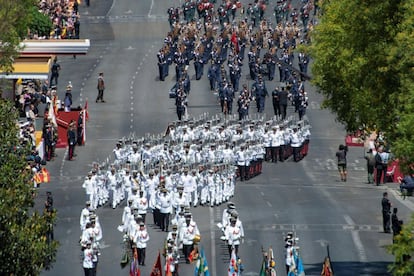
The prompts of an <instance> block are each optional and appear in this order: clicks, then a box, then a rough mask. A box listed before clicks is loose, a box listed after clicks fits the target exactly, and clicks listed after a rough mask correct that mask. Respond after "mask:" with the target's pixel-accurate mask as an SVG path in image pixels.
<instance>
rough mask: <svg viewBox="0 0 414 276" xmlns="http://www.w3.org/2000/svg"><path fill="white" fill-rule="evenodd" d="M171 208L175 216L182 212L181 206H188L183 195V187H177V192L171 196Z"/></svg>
mask: <svg viewBox="0 0 414 276" xmlns="http://www.w3.org/2000/svg"><path fill="white" fill-rule="evenodd" d="M173 197H174V198H173V207H174V210H175V214H177V213H179V212H180V211H184V210H182V208H181V207H182V206H188V205H187V202H188V200H187V197H186V196H185V194H184V187H183V186H177V192H176V193H175V194H174V196H173Z"/></svg>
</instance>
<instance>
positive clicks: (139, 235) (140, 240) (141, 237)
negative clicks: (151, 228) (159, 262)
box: [133, 222, 150, 266]
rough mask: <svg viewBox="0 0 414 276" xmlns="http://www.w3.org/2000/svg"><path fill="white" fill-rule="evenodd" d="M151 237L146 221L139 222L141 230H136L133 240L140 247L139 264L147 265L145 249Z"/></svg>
mask: <svg viewBox="0 0 414 276" xmlns="http://www.w3.org/2000/svg"><path fill="white" fill-rule="evenodd" d="M149 239H150V237H149V234H148V232H147V229H146V227H145V224H144V222H140V223H139V230H138V231H136V232H135V235H134V238H133V241H134V243H135V244H136V246H137V249H138V264H139V265H142V266H145V251H146V248H147V243H148V241H149Z"/></svg>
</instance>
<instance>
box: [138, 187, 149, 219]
mask: <svg viewBox="0 0 414 276" xmlns="http://www.w3.org/2000/svg"><path fill="white" fill-rule="evenodd" d="M137 208H138V214H139V215H140V216H141V217H142V221H143V222H144V223H145V217H146V215H147V211H148V200H147V197H146V196H145V194H144V191H143V190H141V191H139V196H138V205H137Z"/></svg>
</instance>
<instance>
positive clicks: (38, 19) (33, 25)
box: [29, 6, 53, 38]
mask: <svg viewBox="0 0 414 276" xmlns="http://www.w3.org/2000/svg"><path fill="white" fill-rule="evenodd" d="M30 13H31V21H30V24H29V29H30V34H31V35H34V34H37V35H38V36H39V37H47V38H49V36H50V32H51V31H52V27H53V24H52V21H51V20H50V18H49V17H48V16H47V15H46V14H43V13H41V12H40V11H39V10H38V8H37V7H35V6H33V7H31V9H30Z"/></svg>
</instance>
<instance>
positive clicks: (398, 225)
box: [391, 208, 402, 237]
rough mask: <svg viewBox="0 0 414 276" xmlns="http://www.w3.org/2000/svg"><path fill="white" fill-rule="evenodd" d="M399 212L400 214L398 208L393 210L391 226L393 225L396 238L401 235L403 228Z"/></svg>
mask: <svg viewBox="0 0 414 276" xmlns="http://www.w3.org/2000/svg"><path fill="white" fill-rule="evenodd" d="M397 212H398V208H394V209H392V215H391V225H392V234H393V236H394V237H395V236H397V235H398V234H400V232H401V227H402V220H399V219H398V216H397Z"/></svg>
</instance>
